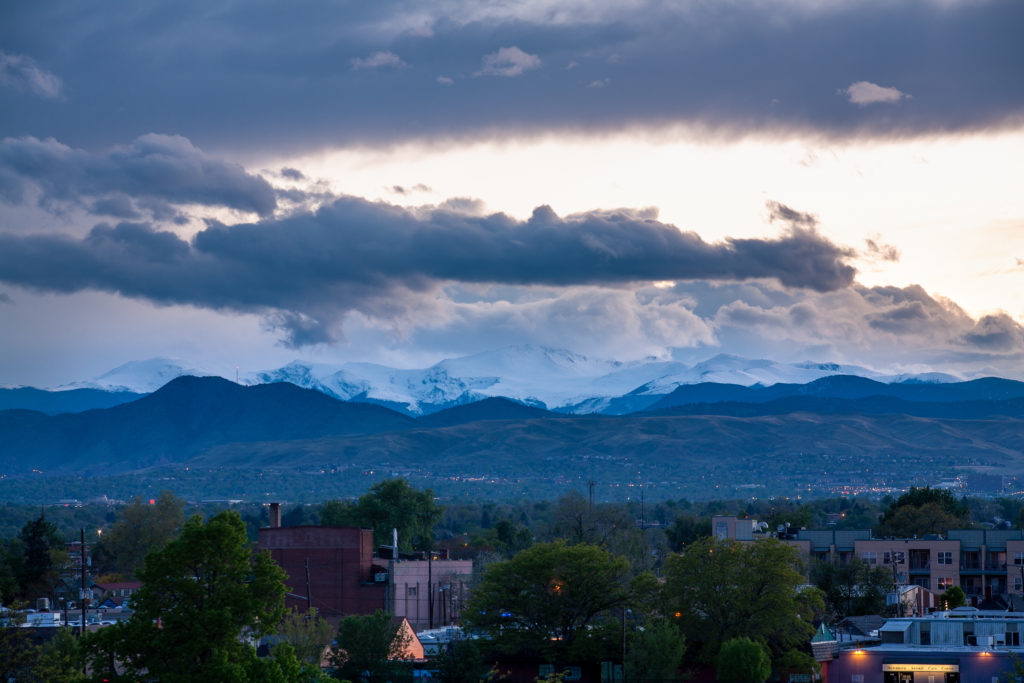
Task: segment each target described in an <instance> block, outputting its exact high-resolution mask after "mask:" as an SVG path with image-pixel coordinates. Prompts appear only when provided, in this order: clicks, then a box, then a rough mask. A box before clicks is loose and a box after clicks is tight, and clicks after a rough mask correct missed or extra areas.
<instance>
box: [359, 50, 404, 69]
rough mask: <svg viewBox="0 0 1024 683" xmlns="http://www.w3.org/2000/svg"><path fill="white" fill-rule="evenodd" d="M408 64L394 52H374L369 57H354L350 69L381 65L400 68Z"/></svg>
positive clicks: (371, 67) (378, 66) (377, 67)
mask: <svg viewBox="0 0 1024 683" xmlns="http://www.w3.org/2000/svg"><path fill="white" fill-rule="evenodd" d="M407 66H409V65H408V64H406V63H405V62H403V61H402V58H401V57H399V56H398V55H396V54H395V53H394V52H390V51H381V52H374V53H373V54H371V55H370V56H369V57H356V58H354V59H353V60H352V69H353V70H354V71H358V70H359V69H380V68H382V67H387V68H392V69H400V68H404V67H407Z"/></svg>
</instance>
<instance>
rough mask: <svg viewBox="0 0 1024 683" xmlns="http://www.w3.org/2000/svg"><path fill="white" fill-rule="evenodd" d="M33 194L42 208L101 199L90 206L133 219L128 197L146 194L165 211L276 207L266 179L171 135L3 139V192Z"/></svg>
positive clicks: (19, 198) (13, 196) (16, 196)
mask: <svg viewBox="0 0 1024 683" xmlns="http://www.w3.org/2000/svg"><path fill="white" fill-rule="evenodd" d="M36 192H38V194H39V203H40V204H41V205H44V206H47V205H56V204H59V203H62V202H70V203H75V202H78V201H80V200H82V199H83V198H90V197H96V198H97V201H96V202H95V203H93V205H92V208H94V209H95V210H97V211H98V212H100V213H103V214H105V215H109V216H117V217H133V213H132V212H134V211H135V208H134V206H133V205H132V202H131V200H130V199H129V198H128V197H129V196H130V197H134V198H138V199H141V200H144V201H146V200H148V201H149V202H151V203H150V204H148V206H149V207H152V208H153V209H154V210H156V211H158V212H160V213H162V214H164V213H166V211H167V206H166V204H204V205H207V206H224V207H228V208H232V209H238V210H241V211H252V212H255V213H258V214H260V215H266V214H269V213H272V212H273V210H274V208H275V207H276V205H277V202H276V199H275V196H274V190H273V188H272V187H271V186H270V184H269V183H267V181H266V180H264V179H263V178H261V177H259V176H256V175H251V174H249V173H247V172H246V171H245V169H244V168H242V167H241V166H239V165H238V164H233V163H230V162H227V161H223V160H221V159H217V158H214V157H211V156H209V155H207V154H205V153H204V152H203V151H202V150H200V149H198V148H197V147H195V146H193V145H192V143H191V142H189V140H187V139H186V138H183V137H180V136H174V135H155V134H149V135H143V136H142V137H140V138H138V139H136V140H135V141H134V142H132V143H131V144H130V145H127V146H117V147H114V148H113V149H111V150H109V151H106V152H102V153H91V152H88V151H85V150H83V149H74V148H71V147H68V146H67V145H64V144H62V143H60V142H58V141H56V140H54V139H52V138H50V139H47V140H39V139H37V138H32V137H27V138H17V139H15V138H6V139H4V140H2V141H0V197H3V198H4V199H6V200H7V201H9V202H23V201H27V200H28V199H29V198H31V197H32V196H33V194H34V193H36ZM152 202H157V203H156V204H153V203H152Z"/></svg>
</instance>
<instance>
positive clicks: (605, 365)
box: [62, 344, 958, 414]
mask: <svg viewBox="0 0 1024 683" xmlns="http://www.w3.org/2000/svg"><path fill="white" fill-rule="evenodd" d="M184 374H194V375H209V374H211V373H208V372H204V371H202V370H196V369H193V368H187V367H186V366H184V365H183V364H182V363H180V362H178V361H174V360H170V359H166V358H155V359H151V360H148V361H136V362H132V363H126V364H124V365H122V366H120V367H118V368H115V369H114V370H111V371H110V372H108V373H105V374H104V375H101V376H100V377H97V378H96V379H94V380H92V381H90V382H77V383H74V384H69V385H65V387H62V388H78V387H91V388H102V389H108V390H124V389H128V390H131V391H138V392H149V391H154V390H155V389H157V388H159V387H160V386H163V385H164V384H166V383H167V382H168V381H170V380H172V379H174V378H175V377H178V376H180V375H184ZM830 375H858V376H861V377H868V378H871V379H875V380H878V381H882V382H899V381H918V382H944V381H957V379H958V378H955V377H952V376H950V375H944V374H941V373H925V374H921V375H908V374H903V375H884V374H881V373H878V372H875V371H873V370H870V369H868V368H864V367H860V366H855V365H842V364H837V363H813V362H804V363H777V362H775V361H771V360H764V359H749V358H741V357H739V356H731V355H726V354H720V355H717V356H714V357H712V358H709V359H708V360H706V361H703V362H701V363H698V364H696V365H693V366H690V365H687V364H685V363H682V362H678V361H666V360H657V359H644V360H637V361H630V362H621V361H616V360H609V359H603V358H591V357H588V356H583V355H580V354H577V353H573V352H572V351H567V350H564V349H554V348H548V347H544V346H533V345H527V344H524V345H518V346H508V347H504V348H500V349H496V350H493V351H486V352H483V353H477V354H473V355H470V356H464V357H461V358H452V359H448V360H443V361H441V362H439V363H436V364H434V365H432V366H430V367H428V368H423V369H399V368H391V367H387V366H384V365H377V364H374V363H357V362H353V363H344V364H326V363H309V362H305V361H298V360H297V361H294V362H292V363H289V364H288V365H285V366H284V367H281V368H277V369H275V370H267V371H263V372H257V373H252V374H248V375H246V376H245V377H244V378H243V379H242V383H243V384H265V383H272V382H291V383H292V384H296V385H298V386H301V387H305V388H308V389H316V390H318V391H321V392H323V393H325V394H328V395H330V396H334V397H336V398H339V399H342V400H355V401H370V402H380V403H384V404H386V405H391V406H395V407H401V408H402V409H404V410H406V411H407V412H409V413H411V414H423V413H429V412H434V411H436V410H440V409H443V408H447V407H451V406H454V405H459V404H463V403H468V402H471V401H476V400H479V399H482V398H487V397H492V396H504V397H506V398H511V399H514V400H518V401H522V402H524V403H529V404H533V405H541V406H543V407H546V408H548V409H551V410H559V409H561V410H568V411H572V412H580V413H588V412H601V411H604V410H606V409H609V410H614V411H624V410H625V411H628V410H632V409H636V408H630V406H632V405H633V404H634V403H636V404H637V405H641V404H643V403H644V401H645V399H644V397H648V396H661V395H664V394H668V393H670V392H672V391H673V390H674V389H675V388H676V387H678V386H680V385H683V384H698V383H700V382H719V383H723V384H741V385H744V386H751V385H753V384H763V385H770V384H777V383H779V382H785V383H792V384H804V383H807V382H811V381H814V380H816V379H820V378H822V377H827V376H830ZM228 379H234V378H228ZM627 395H629V396H628V397H627ZM621 397H627V398H628V400H625V401H623V400H622V398H621Z"/></svg>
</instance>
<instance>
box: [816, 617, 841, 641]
mask: <svg viewBox="0 0 1024 683" xmlns="http://www.w3.org/2000/svg"><path fill="white" fill-rule="evenodd" d="M835 639H836V637H835V635H833V634H832V631H830V630H828V626H825V622H824V621H823V622H821V626H819V627H818V632H817V633H815V634H814V637H813V638H811V642H812V643H827V642H830V641H833V640H835Z"/></svg>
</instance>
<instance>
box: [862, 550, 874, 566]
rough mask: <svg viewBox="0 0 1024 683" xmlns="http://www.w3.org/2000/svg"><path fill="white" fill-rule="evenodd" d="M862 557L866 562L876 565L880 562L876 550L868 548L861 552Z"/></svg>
mask: <svg viewBox="0 0 1024 683" xmlns="http://www.w3.org/2000/svg"><path fill="white" fill-rule="evenodd" d="M860 559H862V560H864V563H865V564H870V565H875V564H878V555H877V554H875V551H874V550H868V551H865V552H863V553H861V554H860Z"/></svg>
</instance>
